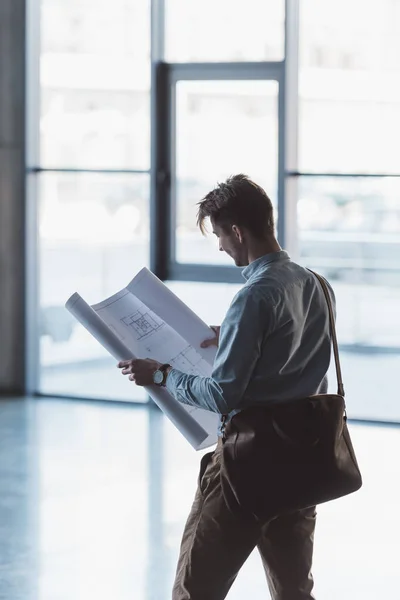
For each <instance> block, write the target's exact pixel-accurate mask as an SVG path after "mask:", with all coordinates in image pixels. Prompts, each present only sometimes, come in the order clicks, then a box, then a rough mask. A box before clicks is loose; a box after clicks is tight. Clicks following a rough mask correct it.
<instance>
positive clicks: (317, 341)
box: [166, 251, 334, 414]
mask: <svg viewBox="0 0 400 600" xmlns="http://www.w3.org/2000/svg"><path fill="white" fill-rule="evenodd" d="M242 273H243V276H244V278H245V279H246V280H247V281H246V283H245V285H244V286H243V288H242V289H241V290H240V291H239V292H238V293H237V294H236V296H235V298H234V299H233V302H232V304H231V306H230V308H229V310H228V312H227V314H226V317H225V319H224V321H223V323H222V325H221V331H220V339H219V347H218V352H217V355H216V357H215V362H214V367H213V371H212V374H211V377H202V376H197V375H187V374H185V373H182V372H181V371H178V370H177V369H172V371H171V372H170V374H169V376H168V378H167V384H166V385H167V388H168V390H169V392H170V393H171V394H172V395H173V396H174V397H175V398H176V399H177V400H179V401H180V402H182V403H184V404H189V405H192V406H198V407H201V408H205V409H208V410H211V411H214V412H217V413H221V414H234V412H237V411H238V410H241V409H243V408H246V407H250V406H251V407H253V406H262V405H267V404H272V403H276V402H282V401H288V400H294V399H300V398H304V397H307V396H309V395H311V394H316V393H325V392H326V391H327V381H326V373H327V370H328V367H329V363H330V358H331V342H330V330H329V313H328V307H327V304H326V299H325V296H324V294H323V291H322V288H321V286H320V284H319V282H318V281H317V279H316V278H315V277H314V275H312V273H310V272H309V271H308V270H307V269H305V268H303V267H301V266H300V265H298V264H296V263H294V262H292V261H291V260H290V258H289V256H288V254H287V253H286V252H285V251H280V252H274V253H271V254H267V255H265V256H262V257H261V258H258V259H257V260H255V261H254V262H252V263H251V264H250V265H249V266H247V267H246V268H245V269H244V270H243V272H242ZM329 289H330V293H331V297H332V301H333V302H334V294H333V291H332V290H331V288H329Z"/></svg>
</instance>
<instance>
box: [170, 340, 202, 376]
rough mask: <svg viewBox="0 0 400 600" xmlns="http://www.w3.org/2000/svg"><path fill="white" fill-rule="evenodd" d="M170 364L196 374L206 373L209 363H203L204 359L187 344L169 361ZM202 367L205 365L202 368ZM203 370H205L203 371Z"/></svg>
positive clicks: (185, 371)
mask: <svg viewBox="0 0 400 600" xmlns="http://www.w3.org/2000/svg"><path fill="white" fill-rule="evenodd" d="M170 363H171V365H172V366H173V367H175V368H176V369H179V370H180V371H183V372H184V373H197V374H198V375H203V374H204V375H205V374H208V371H209V365H207V364H203V363H204V360H203V359H202V357H201V356H200V354H199V353H198V352H196V350H195V349H194V348H192V347H191V346H188V347H187V348H185V349H184V350H182V352H180V353H179V354H178V355H177V356H175V357H174V358H173V359H172V360H171V361H170ZM204 367H207V368H206V370H204ZM204 371H205V372H204Z"/></svg>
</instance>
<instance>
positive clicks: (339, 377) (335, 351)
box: [307, 269, 344, 398]
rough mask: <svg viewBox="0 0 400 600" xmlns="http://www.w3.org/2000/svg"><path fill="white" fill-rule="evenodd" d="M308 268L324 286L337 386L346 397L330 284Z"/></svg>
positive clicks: (341, 394)
mask: <svg viewBox="0 0 400 600" xmlns="http://www.w3.org/2000/svg"><path fill="white" fill-rule="evenodd" d="M307 270H308V271H310V273H312V274H313V275H315V277H316V278H317V279H318V281H319V283H320V285H321V287H322V290H323V292H324V295H325V298H326V303H327V305H328V311H329V324H330V334H331V340H332V346H333V354H334V357H335V367H336V378H337V386H338V391H337V393H338V395H339V396H342V397H343V398H344V385H343V379H342V369H341V367H340V360H339V348H338V342H337V335H336V326H335V315H334V313H333V306H332V300H331V296H330V293H329V290H328V286H327V285H326V281H325V279H324V278H323V277H322V276H321V275H319V274H318V273H316V272H315V271H312V270H311V269H307Z"/></svg>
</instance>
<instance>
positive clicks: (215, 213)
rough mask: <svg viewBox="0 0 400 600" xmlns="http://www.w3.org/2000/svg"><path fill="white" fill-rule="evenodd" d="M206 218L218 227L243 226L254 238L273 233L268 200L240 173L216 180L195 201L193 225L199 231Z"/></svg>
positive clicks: (262, 192)
mask: <svg viewBox="0 0 400 600" xmlns="http://www.w3.org/2000/svg"><path fill="white" fill-rule="evenodd" d="M207 218H211V219H212V220H213V222H214V223H215V224H216V225H218V226H219V227H222V229H227V228H228V227H230V226H232V225H237V226H238V227H245V228H246V229H248V230H249V231H250V233H252V234H253V235H254V236H255V237H258V238H262V237H263V236H265V235H268V234H273V233H274V215H273V207H272V202H271V200H270V199H269V197H268V196H267V194H266V192H265V191H264V190H263V188H262V187H261V186H259V185H257V184H256V183H254V181H252V180H251V179H250V178H249V177H247V175H243V174H242V173H240V174H239V175H232V177H229V179H227V180H226V181H225V182H224V183H219V184H218V185H217V187H216V188H215V189H213V190H212V191H211V192H209V193H208V194H207V195H206V196H205V197H204V198H203V200H202V201H201V202H199V210H198V213H197V225H198V226H199V227H200V231H201V232H202V234H203V235H205V233H206V227H205V220H206V219H207Z"/></svg>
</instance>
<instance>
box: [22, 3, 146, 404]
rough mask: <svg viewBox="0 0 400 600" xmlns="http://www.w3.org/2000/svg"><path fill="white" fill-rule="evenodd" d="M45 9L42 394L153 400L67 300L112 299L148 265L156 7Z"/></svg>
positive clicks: (40, 160) (40, 196) (40, 166)
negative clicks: (130, 382) (125, 376)
mask: <svg viewBox="0 0 400 600" xmlns="http://www.w3.org/2000/svg"><path fill="white" fill-rule="evenodd" d="M40 10H41V13H40V17H41V18H40V20H41V43H40V109H39V113H40V127H39V132H38V133H39V135H38V148H37V149H36V161H35V164H31V165H30V167H31V168H32V167H33V169H34V170H35V172H36V173H37V175H36V178H37V180H36V192H37V194H36V195H37V212H38V218H37V223H38V234H39V235H38V258H39V261H38V264H39V267H38V277H39V282H40V283H39V287H38V295H39V302H38V312H39V314H38V328H37V335H38V336H39V338H40V344H39V346H40V348H39V356H40V377H39V378H38V383H37V385H38V388H39V390H40V391H41V392H44V393H48V394H62V395H71V396H84V397H92V398H110V399H119V400H145V399H146V395H145V394H144V393H143V391H142V390H140V389H138V388H135V387H134V386H127V385H126V382H124V381H123V380H122V378H121V377H117V375H118V374H117V373H114V371H116V369H111V368H110V367H111V366H112V364H113V362H114V361H113V360H112V359H111V358H110V357H109V356H108V355H107V353H106V352H105V351H103V349H102V348H101V346H99V344H97V343H96V342H95V341H94V340H93V339H92V338H91V336H90V335H89V334H88V333H87V332H86V331H85V330H84V329H83V328H82V327H81V326H79V325H78V324H77V323H76V321H75V320H73V319H72V318H71V317H70V315H69V313H68V312H67V311H66V310H65V309H64V303H65V301H66V300H67V298H68V297H69V296H70V295H71V294H72V293H73V292H74V291H78V292H79V293H80V294H81V295H82V296H83V297H84V298H85V299H86V300H87V301H88V302H92V303H94V302H96V301H99V300H101V299H104V298H105V297H107V296H108V295H110V294H112V293H114V292H115V291H117V290H118V289H120V288H121V287H123V286H124V285H126V284H127V283H129V281H130V279H131V278H132V276H133V275H134V273H135V272H136V271H137V270H138V269H139V268H141V267H142V266H147V265H148V264H149V243H150V240H149V228H150V223H149V219H150V203H149V194H150V179H149V168H150V2H149V0H138V1H135V2H128V1H126V0H116V1H115V2H113V3H112V4H110V3H107V2H98V1H95V0H79V1H78V0H70V1H68V2H67V1H65V0H42V3H41V7H40ZM124 384H125V385H124Z"/></svg>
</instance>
